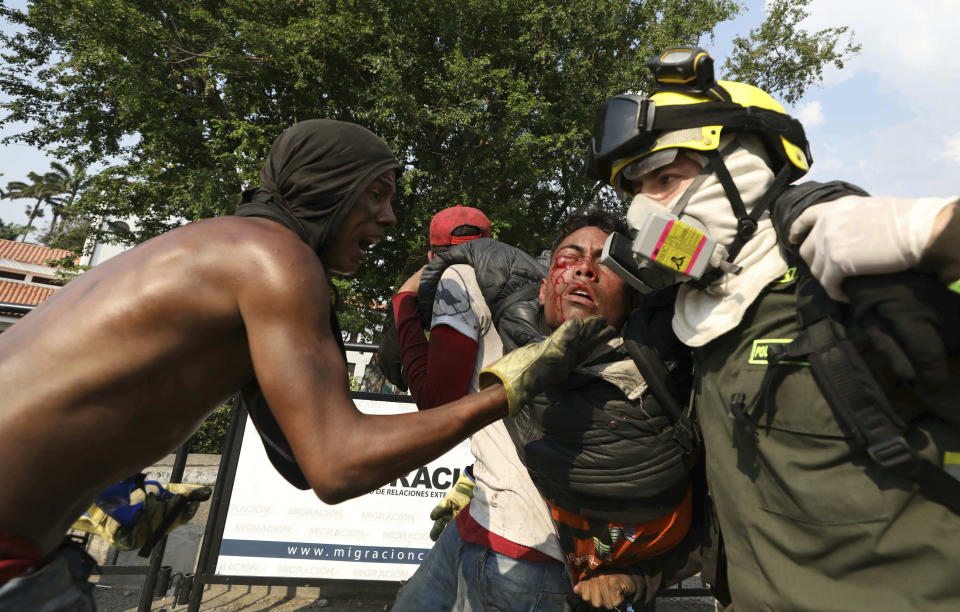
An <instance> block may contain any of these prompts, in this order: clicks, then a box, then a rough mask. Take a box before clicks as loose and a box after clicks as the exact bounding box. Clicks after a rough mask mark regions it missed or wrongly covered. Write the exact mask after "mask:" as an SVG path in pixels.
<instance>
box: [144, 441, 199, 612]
mask: <svg viewBox="0 0 960 612" xmlns="http://www.w3.org/2000/svg"><path fill="white" fill-rule="evenodd" d="M191 437H192V436H191ZM189 448H190V439H189V438H188V439H187V441H186V442H184V443H183V444H182V445H180V448H179V449H177V456H176V458H175V459H174V460H173V468H172V469H171V470H170V482H180V481H181V480H183V472H184V470H186V468H187V451H188V450H189ZM166 550H167V536H166V535H164V536H163V537H161V538H160V541H159V542H157V543H156V545H154V547H153V553H151V555H150V569H149V570H148V571H147V579H146V581H144V583H143V591H142V592H141V593H140V606H139V607H138V608H137V612H149V610H150V606H151V605H152V604H153V596H154V590H155V589H156V587H157V576H158V575H159V573H160V566H161V565H162V564H163V553H164V552H166ZM167 577H168V578H169V573H168V574H167ZM161 588H162V590H164V591H166V586H165V585H161Z"/></svg>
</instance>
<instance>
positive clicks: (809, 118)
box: [793, 100, 827, 129]
mask: <svg viewBox="0 0 960 612" xmlns="http://www.w3.org/2000/svg"><path fill="white" fill-rule="evenodd" d="M793 115H794V116H795V117H796V118H797V119H798V120H799V121H800V123H802V124H803V126H804V127H805V128H806V129H810V128H812V127H814V126H817V125H820V124H821V123H824V122H826V120H827V118H826V117H825V116H824V115H823V105H822V104H820V102H819V101H817V100H811V101H810V102H807V103H806V104H803V105H802V106H800V107H799V108H798V109H797V110H796V111H795V112H794V113H793Z"/></svg>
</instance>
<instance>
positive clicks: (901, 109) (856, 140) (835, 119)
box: [0, 0, 960, 223]
mask: <svg viewBox="0 0 960 612" xmlns="http://www.w3.org/2000/svg"><path fill="white" fill-rule="evenodd" d="M5 3H6V4H7V5H8V6H13V7H23V6H24V5H25V4H26V1H25V0H6V2H5ZM746 4H747V8H746V10H745V11H744V12H743V13H742V14H741V16H740V17H738V18H737V19H736V20H734V21H731V22H728V23H724V24H721V25H720V26H719V27H718V28H717V30H716V41H715V42H714V43H713V44H710V42H709V41H706V40H705V41H703V44H704V46H706V47H708V49H709V50H710V51H711V53H712V54H713V55H714V58H715V59H716V63H717V64H718V65H721V64H722V63H723V60H724V59H725V57H726V55H727V53H728V52H729V41H730V40H731V39H732V38H733V36H734V35H737V34H746V33H747V32H748V31H749V30H750V28H752V27H756V26H757V25H758V24H759V23H760V22H762V21H763V18H764V13H763V8H764V5H765V1H764V0H747V3H746ZM809 9H810V13H811V14H810V17H809V18H808V19H807V21H806V22H805V23H804V26H805V27H806V28H807V29H808V30H811V31H816V30H820V29H823V28H826V27H830V26H836V25H847V26H850V28H851V29H852V30H853V35H854V39H855V41H856V42H858V43H860V44H861V45H862V46H863V50H862V51H861V53H860V55H858V56H857V57H855V58H853V59H852V60H850V61H848V62H847V63H846V66H845V67H844V69H843V70H842V71H838V70H835V69H833V68H831V69H828V70H827V71H826V73H825V75H824V83H823V86H822V87H820V88H813V89H810V90H809V91H808V92H807V94H806V96H805V98H804V99H803V100H801V101H800V102H799V103H798V104H797V105H795V106H793V107H789V108H788V111H789V112H790V113H791V114H793V115H794V116H795V117H797V118H798V119H800V120H801V121H802V122H803V123H804V126H805V127H806V130H807V137H808V138H809V140H810V143H811V148H812V151H813V159H814V164H813V167H812V171H811V173H810V174H809V175H808V176H809V178H811V179H813V180H819V181H827V180H833V179H842V180H845V181H848V182H851V183H854V184H857V185H859V186H861V187H863V188H864V189H866V190H867V191H869V192H871V193H873V194H876V195H892V196H901V197H907V196H950V195H956V194H960V114H958V113H957V112H955V111H954V108H955V107H957V106H958V104H960V103H958V101H960V65H958V61H957V60H956V59H955V53H954V49H953V45H952V43H953V42H954V41H955V39H956V38H957V30H956V28H957V24H960V2H956V1H955V0H923V1H922V2H912V1H908V0H813V1H812V2H811V4H810V7H809ZM12 131H15V130H10V129H5V130H2V131H0V135H6V134H9V133H11V132H12ZM48 167H49V158H47V157H45V156H44V155H43V153H42V152H40V151H37V150H35V149H32V148H30V147H27V146H23V145H12V146H0V173H3V176H2V177H0V182H2V183H3V184H6V183H7V182H8V181H11V180H23V179H25V178H26V174H27V172H29V171H31V170H33V171H45V170H46V169H47V168H48ZM23 206H24V204H23V202H20V201H13V202H11V201H9V200H0V219H3V220H5V221H15V222H21V223H22V222H24V221H25V216H24V215H23V213H22V210H21V209H22V208H23Z"/></svg>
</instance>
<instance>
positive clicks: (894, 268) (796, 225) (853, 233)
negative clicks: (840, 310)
mask: <svg viewBox="0 0 960 612" xmlns="http://www.w3.org/2000/svg"><path fill="white" fill-rule="evenodd" d="M954 201H955V198H886V197H862V196H845V197H842V198H838V199H836V200H833V201H832V202H825V203H823V204H817V205H815V206H811V207H810V208H808V209H807V210H805V211H803V213H802V214H801V215H800V216H799V217H797V220H796V221H794V222H793V225H792V226H790V236H789V240H790V242H792V243H794V244H798V243H800V256H801V257H802V258H803V260H804V261H805V262H807V265H808V266H810V272H812V273H813V275H814V276H815V277H816V278H817V280H819V281H820V284H822V285H823V287H824V289H826V290H827V293H829V294H830V297H832V298H833V299H835V300H840V301H843V302H846V301H848V300H847V298H846V296H845V295H844V294H843V290H842V289H841V285H842V283H843V280H844V279H845V278H847V277H848V276H859V275H863V274H888V273H893V272H901V271H903V270H906V269H908V268H911V267H913V266H914V265H916V263H917V262H918V261H920V256H921V255H923V251H924V249H925V248H926V247H927V244H928V243H929V241H930V234H931V232H932V231H933V222H934V219H935V218H936V216H937V213H939V212H940V211H941V210H942V209H943V208H944V207H945V206H947V205H948V204H951V203H953V202H954ZM801 241H802V243H801Z"/></svg>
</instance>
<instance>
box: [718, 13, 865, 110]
mask: <svg viewBox="0 0 960 612" xmlns="http://www.w3.org/2000/svg"><path fill="white" fill-rule="evenodd" d="M809 5H810V0H773V2H771V3H770V4H769V5H768V6H767V19H766V20H765V21H764V22H763V24H761V25H760V27H759V28H755V29H753V30H751V31H750V33H749V35H748V36H746V37H744V36H737V37H736V38H734V39H733V52H732V53H731V55H730V57H729V58H727V60H726V62H724V69H725V70H726V71H727V73H728V75H729V76H728V78H729V79H731V80H734V81H744V82H746V83H752V84H754V85H756V86H757V87H759V88H761V89H764V90H766V91H770V92H777V93H779V95H780V97H781V98H783V100H785V101H786V102H788V103H790V104H793V103H795V102H796V101H797V100H799V99H800V98H802V97H803V94H804V93H805V92H806V90H807V88H808V87H810V86H811V85H817V84H820V83H821V82H822V81H823V69H824V67H825V66H827V65H829V64H833V65H834V66H835V67H837V68H840V69H842V68H843V62H844V60H845V59H847V58H849V57H850V56H852V55H855V54H857V53H859V52H860V45H858V44H855V43H854V42H853V33H852V32H850V31H849V28H847V27H843V26H841V27H835V28H827V29H824V30H819V31H817V32H806V31H804V30H803V29H801V28H800V22H802V21H803V20H804V19H806V18H807V16H808V15H809V14H810V13H809V11H807V10H806V7H807V6H809ZM844 41H845V42H844Z"/></svg>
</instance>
